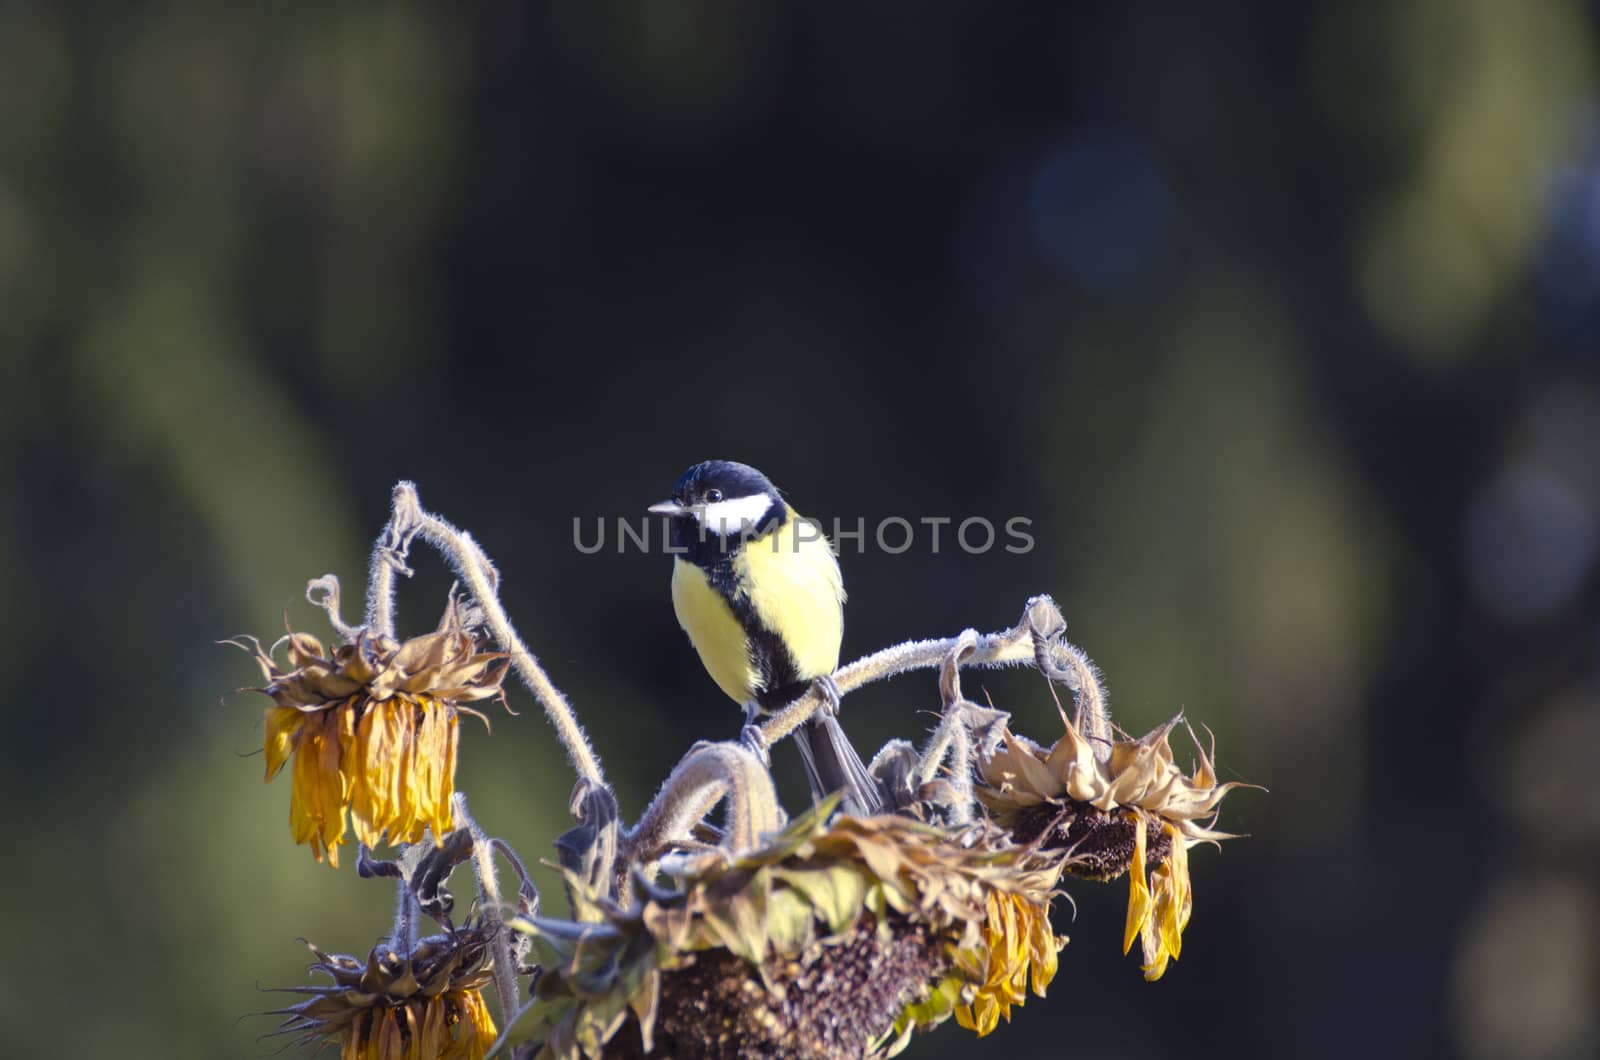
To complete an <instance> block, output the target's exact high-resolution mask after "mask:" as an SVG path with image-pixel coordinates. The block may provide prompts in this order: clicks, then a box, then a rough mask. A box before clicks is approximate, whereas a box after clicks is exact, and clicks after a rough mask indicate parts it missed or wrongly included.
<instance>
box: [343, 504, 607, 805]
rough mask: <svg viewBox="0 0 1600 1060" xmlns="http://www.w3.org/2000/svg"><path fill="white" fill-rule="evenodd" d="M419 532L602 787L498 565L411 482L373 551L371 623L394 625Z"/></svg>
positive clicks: (578, 762)
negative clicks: (520, 630)
mask: <svg viewBox="0 0 1600 1060" xmlns="http://www.w3.org/2000/svg"><path fill="white" fill-rule="evenodd" d="M417 536H420V537H421V538H422V539H423V540H424V541H426V542H428V544H430V545H432V546H433V547H434V548H435V549H437V550H438V551H439V554H440V555H441V556H443V557H444V559H445V562H447V563H448V564H449V565H450V568H451V569H452V570H453V571H455V573H456V574H457V575H458V576H459V577H460V578H461V580H462V581H463V582H465V583H466V585H467V589H468V590H469V591H470V592H471V593H472V596H473V599H474V600H476V601H477V603H478V606H479V607H481V608H483V614H484V621H485V623H486V624H487V625H488V627H489V631H490V633H492V634H493V635H494V638H495V641H496V642H497V643H498V644H499V645H500V647H501V649H502V650H503V651H505V653H506V654H507V655H508V656H510V658H511V665H512V668H513V669H514V670H516V672H517V676H518V677H520V678H521V679H522V683H523V684H524V685H526V686H527V687H528V690H529V691H530V692H532V693H533V696H534V698H535V699H536V700H538V701H539V705H540V706H541V707H543V708H544V712H545V717H547V718H549V719H550V724H551V725H553V726H554V727H555V730H556V736H557V737H558V738H559V739H560V740H561V744H562V746H563V747H564V748H565V749H566V752H567V758H568V760H569V761H571V763H572V768H573V769H574V770H576V771H577V773H578V775H579V776H581V777H583V778H585V779H587V780H590V781H593V782H594V783H595V784H598V785H604V784H605V774H604V773H603V772H602V771H601V769H600V760H599V758H597V757H596V756H595V753H594V749H593V748H592V747H590V746H589V739H588V737H587V736H586V735H585V734H584V731H583V727H582V726H580V725H579V724H578V720H577V717H576V716H575V715H574V714H573V712H572V707H571V705H570V704H569V703H568V702H567V697H566V696H564V695H562V694H561V691H560V689H558V688H556V686H555V684H554V683H552V682H551V680H550V678H549V675H547V674H546V673H545V672H544V668H543V667H541V666H540V665H539V660H538V659H537V658H535V656H534V654H533V653H532V652H531V651H529V650H528V647H527V645H526V644H524V643H523V642H522V638H521V637H520V636H518V634H517V631H516V629H515V628H514V627H513V626H512V625H511V620H510V619H509V618H508V617H507V616H506V610H505V607H504V606H503V605H502V604H501V603H500V593H499V590H500V576H499V573H498V572H497V571H496V570H495V568H494V564H493V563H491V562H490V561H489V557H488V556H487V555H486V554H485V553H484V551H483V549H482V548H481V547H479V545H478V543H477V541H475V540H473V538H472V535H471V534H469V533H467V532H466V531H464V530H460V529H458V528H457V527H455V526H453V525H452V524H450V523H449V522H447V521H445V520H444V519H441V518H439V517H438V516H437V515H433V514H431V513H429V512H426V511H424V510H423V509H422V504H421V501H420V500H419V499H418V497H417V488H416V486H415V485H413V484H412V483H410V482H401V483H399V484H397V485H396V486H395V488H394V515H393V517H392V518H391V519H390V522H389V525H388V526H387V527H385V528H384V533H383V534H382V535H381V536H380V537H379V541H378V546H377V547H376V548H375V549H374V550H373V558H372V570H371V577H372V582H371V589H370V592H369V594H368V600H367V619H368V623H369V624H370V625H371V626H372V628H373V629H375V630H378V631H380V632H381V631H383V627H382V626H381V625H379V623H383V622H387V623H388V624H389V625H390V627H392V625H393V613H394V602H393V600H394V590H393V582H394V572H395V571H396V570H399V571H401V572H403V573H406V574H409V573H410V570H409V568H407V567H406V566H405V564H404V559H405V556H406V552H407V550H408V548H409V546H410V543H411V539H412V538H414V537H417Z"/></svg>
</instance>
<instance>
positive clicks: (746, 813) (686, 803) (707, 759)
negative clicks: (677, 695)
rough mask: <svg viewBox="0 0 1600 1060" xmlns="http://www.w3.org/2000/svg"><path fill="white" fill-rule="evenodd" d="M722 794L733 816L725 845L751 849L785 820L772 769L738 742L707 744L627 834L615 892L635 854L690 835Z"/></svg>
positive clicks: (648, 854) (650, 853) (670, 779)
mask: <svg viewBox="0 0 1600 1060" xmlns="http://www.w3.org/2000/svg"><path fill="white" fill-rule="evenodd" d="M723 799H726V800H727V803H728V816H727V824H726V828H725V829H724V831H725V836H724V839H723V847H724V848H725V849H727V850H728V851H729V853H737V852H739V851H744V850H750V849H752V848H753V847H755V846H756V845H757V844H759V843H760V841H761V838H762V837H763V836H765V835H768V834H770V833H772V832H774V831H776V830H777V829H779V828H780V827H782V825H783V814H782V811H781V810H780V809H779V807H778V794H777V790H776V789H775V788H774V787H773V784H772V774H771V773H769V772H768V771H767V767H766V766H764V765H762V764H761V760H760V759H758V758H757V757H756V756H755V755H754V754H753V753H752V752H751V751H750V750H749V749H748V748H746V747H745V746H743V745H742V744H738V743H731V742H730V743H702V744H697V745H695V747H693V748H692V749H691V750H690V751H689V753H688V754H687V755H685V756H684V757H683V760H682V761H680V762H679V763H678V764H677V766H676V767H675V768H674V769H673V770H672V774H671V775H670V776H668V777H667V781H666V783H665V784H663V785H661V790H660V791H659V792H657V793H656V797H655V798H654V799H653V800H651V803H650V805H649V807H648V808H647V809H646V810H645V812H644V815H643V816H642V817H640V818H639V823H638V824H636V825H634V827H632V828H630V829H628V830H627V831H626V832H624V833H623V835H622V840H621V844H620V846H621V856H620V857H619V858H618V859H617V864H618V867H619V868H618V872H619V875H618V878H617V881H616V893H617V894H619V895H620V894H622V893H624V891H625V888H626V885H627V873H628V872H629V870H630V868H631V867H632V865H633V864H634V863H635V861H636V859H639V858H650V857H652V856H653V855H654V854H655V853H656V852H657V851H659V850H661V849H662V848H663V847H667V846H670V845H672V844H673V843H675V842H682V841H686V840H689V839H690V830H691V829H693V828H694V826H695V825H696V824H698V823H699V822H700V821H701V820H702V819H703V818H704V817H705V816H706V814H708V813H710V812H711V810H712V809H713V808H714V807H715V806H716V805H717V803H719V802H721V801H722V800H723Z"/></svg>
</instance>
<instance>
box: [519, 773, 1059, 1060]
mask: <svg viewBox="0 0 1600 1060" xmlns="http://www.w3.org/2000/svg"><path fill="white" fill-rule="evenodd" d="M835 801H836V800H835ZM831 808H832V802H831V801H830V802H825V803H824V804H823V805H822V806H819V807H817V808H815V809H814V810H812V811H810V812H808V813H807V814H805V815H804V816H802V817H799V818H796V819H795V820H794V821H793V822H791V824H790V826H789V827H788V828H787V829H786V830H784V831H783V832H782V833H780V834H778V835H777V836H775V837H773V838H772V839H771V840H770V841H768V842H767V843H765V844H764V845H763V846H762V847H760V848H759V849H757V850H753V851H750V852H746V853H742V854H736V855H728V854H726V853H725V852H721V851H719V852H715V853H712V854H710V855H705V856H700V857H697V858H696V859H694V860H693V861H692V862H691V863H690V864H689V865H688V866H687V867H686V868H685V869H684V871H683V872H682V873H681V874H680V875H678V876H677V878H676V882H675V884H674V885H673V886H670V887H657V886H654V885H651V884H648V883H645V882H644V881H642V880H639V881H636V883H637V886H638V888H639V890H640V891H641V892H642V895H641V897H640V899H639V901H637V902H636V903H635V904H633V905H631V906H630V907H629V908H626V909H624V908H621V907H619V906H618V905H616V904H614V903H611V902H586V903H585V904H584V906H583V908H582V909H581V911H580V915H579V917H578V918H577V919H576V920H547V919H539V918H531V919H522V920H514V921H512V922H511V926H512V927H513V928H515V929H517V930H520V931H522V932H524V933H526V934H527V935H529V936H530V937H531V938H532V940H533V951H534V955H535V959H536V960H537V961H538V963H539V964H540V965H541V966H542V967H543V969H544V970H543V973H542V974H541V976H540V978H539V981H538V985H537V987H536V990H535V994H534V1005H533V1007H532V1009H531V1010H530V1011H529V1013H528V1015H527V1017H526V1022H525V1023H523V1025H522V1026H521V1027H519V1028H518V1035H516V1036H521V1037H529V1038H531V1039H532V1041H533V1042H534V1043H535V1044H534V1045H533V1046H532V1047H531V1048H528V1049H526V1050H525V1051H524V1052H522V1053H519V1054H518V1055H519V1056H539V1057H559V1058H573V1057H599V1056H630V1055H632V1056H641V1055H642V1056H697V1057H708V1058H719V1057H736V1056H752V1055H760V1056H771V1057H816V1056H862V1055H871V1056H892V1055H894V1054H895V1053H897V1052H899V1051H900V1050H901V1049H903V1048H904V1047H905V1045H906V1044H907V1042H908V1041H909V1039H910V1037H911V1035H912V1033H913V1032H914V1031H916V1030H918V1029H920V1028H924V1027H929V1026H933V1025H934V1024H937V1023H940V1022H943V1021H944V1020H945V1019H948V1018H949V1017H950V1016H951V1015H952V1014H954V1015H955V1016H956V1017H957V1020H958V1022H960V1023H961V1024H962V1025H963V1026H965V1027H969V1028H974V1029H977V1030H978V1032H979V1033H980V1034H982V1033H987V1032H988V1031H989V1030H992V1029H993V1028H994V1026H995V1023H996V1021H997V1020H998V1019H999V1018H1000V1017H1001V1016H1006V1017H1008V1018H1009V1014H1010V1008H1011V1006H1012V1005H1017V1004H1021V1003H1022V1000H1023V997H1024V993H1025V990H1026V989H1027V987H1028V986H1029V985H1030V979H1031V986H1032V988H1033V991H1034V993H1036V994H1038V995H1041V996H1042V995H1043V994H1044V989H1045V986H1046V985H1047V984H1048V983H1049V982H1050V979H1051V977H1052V976H1053V975H1054V974H1055V970H1056V951H1057V950H1058V949H1059V948H1060V946H1061V945H1062V944H1063V943H1064V942H1065V941H1066V940H1065V939H1062V938H1058V937H1057V936H1056V935H1054V934H1053V933H1052V931H1051V929H1050V921H1049V902H1050V898H1051V896H1052V894H1053V891H1054V887H1055V884H1056V882H1057V880H1058V878H1059V873H1060V869H1059V865H1057V864H1055V863H1054V862H1053V861H1052V860H1047V859H1041V858H1039V857H1038V856H1037V854H1036V853H1034V852H1032V851H1028V850H1025V849H1023V848H1019V847H1017V846H1015V845H1013V844H1011V843H1009V842H1006V841H1004V840H1003V837H1002V836H1000V835H999V833H998V832H997V831H996V830H994V829H992V828H989V827H988V826H984V825H980V826H975V827H971V828H967V829H964V830H962V831H960V832H951V831H948V830H942V829H938V828H934V827H930V826H928V825H923V824H919V823H917V822H914V821H911V820H908V819H906V818H903V817H892V816H882V817H870V818H853V817H848V816H845V817H839V818H837V819H836V820H834V821H833V822H832V823H831V824H825V823H824V822H825V821H826V820H827V814H828V812H829V811H830V810H831Z"/></svg>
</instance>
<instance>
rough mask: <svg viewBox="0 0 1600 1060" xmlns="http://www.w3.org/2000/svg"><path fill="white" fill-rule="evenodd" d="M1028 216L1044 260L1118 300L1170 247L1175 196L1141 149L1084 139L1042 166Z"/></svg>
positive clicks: (1122, 141) (1107, 138) (1124, 142)
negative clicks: (1168, 236)
mask: <svg viewBox="0 0 1600 1060" xmlns="http://www.w3.org/2000/svg"><path fill="white" fill-rule="evenodd" d="M1028 215H1029V216H1028V220H1029V229H1030V232H1031V234H1032V237H1033V245H1034V247H1035V248H1036V250H1037V251H1038V253H1039V254H1040V256H1041V257H1043V258H1044V259H1045V260H1046V261H1048V262H1049V263H1050V264H1052V265H1054V266H1055V267H1056V268H1057V269H1059V270H1061V271H1062V272H1063V273H1065V274H1066V275H1067V276H1068V277H1070V278H1071V279H1072V280H1074V281H1075V282H1077V283H1079V284H1081V285H1082V286H1084V287H1086V288H1088V289H1090V290H1091V291H1094V292H1096V293H1102V294H1115V293H1119V292H1121V291H1123V290H1125V289H1127V288H1128V287H1130V286H1131V285H1132V283H1133V282H1134V281H1135V280H1137V279H1138V277H1139V276H1140V275H1141V274H1142V273H1144V272H1145V271H1147V270H1148V268H1149V266H1150V264H1151V262H1152V260H1153V259H1154V258H1155V256H1156V254H1157V252H1158V251H1159V250H1160V249H1161V247H1162V245H1163V244H1164V242H1165V241H1166V238H1167V234H1168V229H1169V228H1170V222H1171V216H1172V194H1171V192H1170V190H1169V189H1168V186H1167V181H1166V178H1165V177H1164V176H1163V175H1162V173H1161V170H1160V169H1159V168H1158V167H1157V165H1156V163H1155V160H1154V159H1152V158H1151V157H1150V153H1149V152H1148V151H1147V150H1146V149H1145V148H1144V146H1143V145H1142V144H1140V143H1138V142H1137V141H1135V140H1132V139H1129V138H1127V137H1124V136H1120V135H1085V136H1080V137H1077V138H1074V139H1072V140H1069V141H1068V142H1067V143H1066V144H1064V145H1062V146H1061V147H1059V148H1057V149H1056V150H1055V151H1053V152H1052V153H1050V154H1049V155H1047V156H1046V157H1045V159H1044V161H1043V162H1042V163H1041V164H1040V166H1039V168H1038V170H1037V171H1036V172H1035V174H1034V176H1033V180H1032V184H1031V187H1030V188H1029V197H1028Z"/></svg>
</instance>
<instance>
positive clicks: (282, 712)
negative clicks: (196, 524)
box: [232, 598, 506, 865]
mask: <svg viewBox="0 0 1600 1060" xmlns="http://www.w3.org/2000/svg"><path fill="white" fill-rule="evenodd" d="M232 643H236V644H238V645H239V646H240V647H245V648H247V650H250V651H252V652H253V653H254V655H255V657H256V662H257V663H258V664H260V666H261V671H262V673H263V674H264V675H265V676H266V679H267V685H266V686H265V687H264V688H260V689H256V690H255V691H259V692H264V693H266V694H267V695H269V696H271V697H272V700H273V702H274V703H275V704H276V705H275V706H271V707H268V708H267V711H266V739H265V743H264V747H265V752H266V760H267V770H266V779H267V780H269V781H270V780H271V779H272V778H273V777H274V776H276V775H277V773H278V771H279V770H280V769H282V768H283V766H284V763H285V762H287V761H289V760H290V759H291V758H292V759H293V761H294V765H293V768H292V775H293V778H294V783H293V787H292V789H291V791H290V795H289V830H290V832H291V834H292V835H293V836H294V841H295V842H296V843H309V844H310V845H311V853H312V854H313V856H315V857H316V859H317V860H318V861H321V860H323V857H324V855H326V857H327V860H328V862H329V863H330V864H332V865H338V864H339V849H338V848H339V846H340V844H342V843H344V842H345V830H346V821H345V813H346V810H348V811H349V821H350V824H351V825H353V826H354V830H355V837H356V840H357V841H358V842H361V843H365V844H367V845H369V846H375V845H376V844H377V843H378V842H379V841H380V840H381V839H382V838H383V837H384V836H385V834H387V836H388V839H389V842H391V843H415V842H417V841H418V840H420V839H421V838H422V836H423V832H424V830H425V829H428V828H432V829H433V835H434V838H435V840H436V841H438V840H441V839H442V837H443V836H445V835H446V834H447V833H448V832H449V831H450V829H451V826H452V821H451V810H450V800H451V796H452V795H453V794H454V793H455V774H456V747H457V741H458V737H459V729H460V720H461V719H460V715H461V713H463V712H467V713H474V714H475V713H476V712H475V711H471V710H469V709H468V708H466V707H464V706H463V705H462V704H464V703H469V702H473V701H476V700H481V699H488V698H492V697H499V696H501V695H502V692H501V688H500V682H501V681H502V679H503V678H504V676H505V670H506V667H505V664H504V663H503V662H502V661H501V660H502V658H503V656H501V655H499V654H496V653H490V652H480V651H478V650H477V647H478V645H477V641H476V640H475V639H474V638H473V636H472V634H471V633H469V632H468V631H467V630H466V629H465V628H464V623H463V619H462V613H461V607H460V605H459V604H458V602H457V601H456V600H454V599H453V598H452V600H451V601H450V604H449V606H448V607H447V609H446V611H445V615H444V619H443V621H442V622H441V623H440V625H439V628H438V630H436V631H435V632H433V633H429V634H427V635H425V636H421V637H414V638H412V639H410V640H407V641H405V642H404V643H398V642H396V641H394V640H393V639H391V638H389V637H384V636H380V635H374V634H371V633H368V632H367V631H365V630H362V631H360V632H359V633H358V634H357V635H356V637H355V639H354V640H352V641H350V642H349V643H346V644H341V645H339V646H338V647H337V648H335V649H334V650H333V651H332V652H331V653H330V652H328V651H326V650H325V649H324V648H323V645H322V642H321V641H319V640H317V638H315V637H313V636H310V635H309V634H306V633H293V632H291V633H290V634H289V635H288V636H287V637H285V638H284V639H283V641H281V642H280V643H281V644H286V645H287V654H288V657H289V666H288V668H287V669H283V668H280V667H279V666H278V664H277V663H276V661H274V659H273V658H272V656H271V654H269V653H268V652H266V651H264V650H263V649H262V647H261V644H260V642H258V641H256V640H255V639H254V638H244V639H242V640H240V641H234V642H232ZM480 716H481V715H480Z"/></svg>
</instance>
